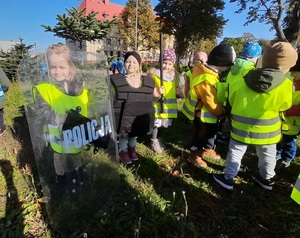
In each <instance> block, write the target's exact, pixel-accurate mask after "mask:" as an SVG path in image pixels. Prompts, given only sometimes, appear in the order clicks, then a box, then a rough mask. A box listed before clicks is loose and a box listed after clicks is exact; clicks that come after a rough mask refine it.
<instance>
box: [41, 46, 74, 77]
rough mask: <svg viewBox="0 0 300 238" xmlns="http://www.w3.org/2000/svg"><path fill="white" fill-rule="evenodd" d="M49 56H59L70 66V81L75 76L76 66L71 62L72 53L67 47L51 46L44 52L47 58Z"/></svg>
mask: <svg viewBox="0 0 300 238" xmlns="http://www.w3.org/2000/svg"><path fill="white" fill-rule="evenodd" d="M51 54H56V55H59V56H60V57H62V58H64V59H65V60H66V61H67V62H68V64H69V65H70V76H71V80H72V79H73V78H74V76H75V74H76V66H75V65H74V63H73V62H72V60H71V59H72V52H71V50H70V48H69V47H68V46H67V45H64V44H61V43H59V44H53V45H51V46H50V47H49V48H48V49H47V52H46V55H47V57H48V56H49V55H51Z"/></svg>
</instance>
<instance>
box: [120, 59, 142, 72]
mask: <svg viewBox="0 0 300 238" xmlns="http://www.w3.org/2000/svg"><path fill="white" fill-rule="evenodd" d="M124 66H125V69H126V71H127V74H134V73H137V72H138V71H139V68H140V65H139V62H138V61H137V59H136V58H134V57H133V56H132V55H131V56H129V57H128V58H127V59H126V61H125V62H124Z"/></svg>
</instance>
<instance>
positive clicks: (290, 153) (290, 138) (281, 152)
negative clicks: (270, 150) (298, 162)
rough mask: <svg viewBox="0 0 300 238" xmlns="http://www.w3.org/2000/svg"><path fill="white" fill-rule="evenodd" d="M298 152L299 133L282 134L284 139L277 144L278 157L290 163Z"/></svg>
mask: <svg viewBox="0 0 300 238" xmlns="http://www.w3.org/2000/svg"><path fill="white" fill-rule="evenodd" d="M296 153H297V135H285V134H283V135H282V140H281V141H280V142H279V143H278V144H277V155H276V157H277V158H278V159H282V160H283V161H285V162H287V163H289V162H291V161H292V160H293V159H294V158H295V157H296Z"/></svg>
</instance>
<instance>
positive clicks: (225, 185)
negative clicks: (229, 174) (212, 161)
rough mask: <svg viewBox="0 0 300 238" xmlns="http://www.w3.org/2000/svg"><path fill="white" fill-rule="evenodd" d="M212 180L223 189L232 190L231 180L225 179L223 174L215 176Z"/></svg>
mask: <svg viewBox="0 0 300 238" xmlns="http://www.w3.org/2000/svg"><path fill="white" fill-rule="evenodd" d="M214 180H215V181H216V182H217V183H218V184H220V185H221V186H222V187H223V188H226V189H228V190H232V189H233V185H234V184H233V179H226V178H225V174H215V175H214Z"/></svg>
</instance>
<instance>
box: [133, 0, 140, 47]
mask: <svg viewBox="0 0 300 238" xmlns="http://www.w3.org/2000/svg"><path fill="white" fill-rule="evenodd" d="M138 8H139V0H136V6H135V45H134V48H135V50H137V47H138V46H137V40H138V39H137V38H138Z"/></svg>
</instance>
